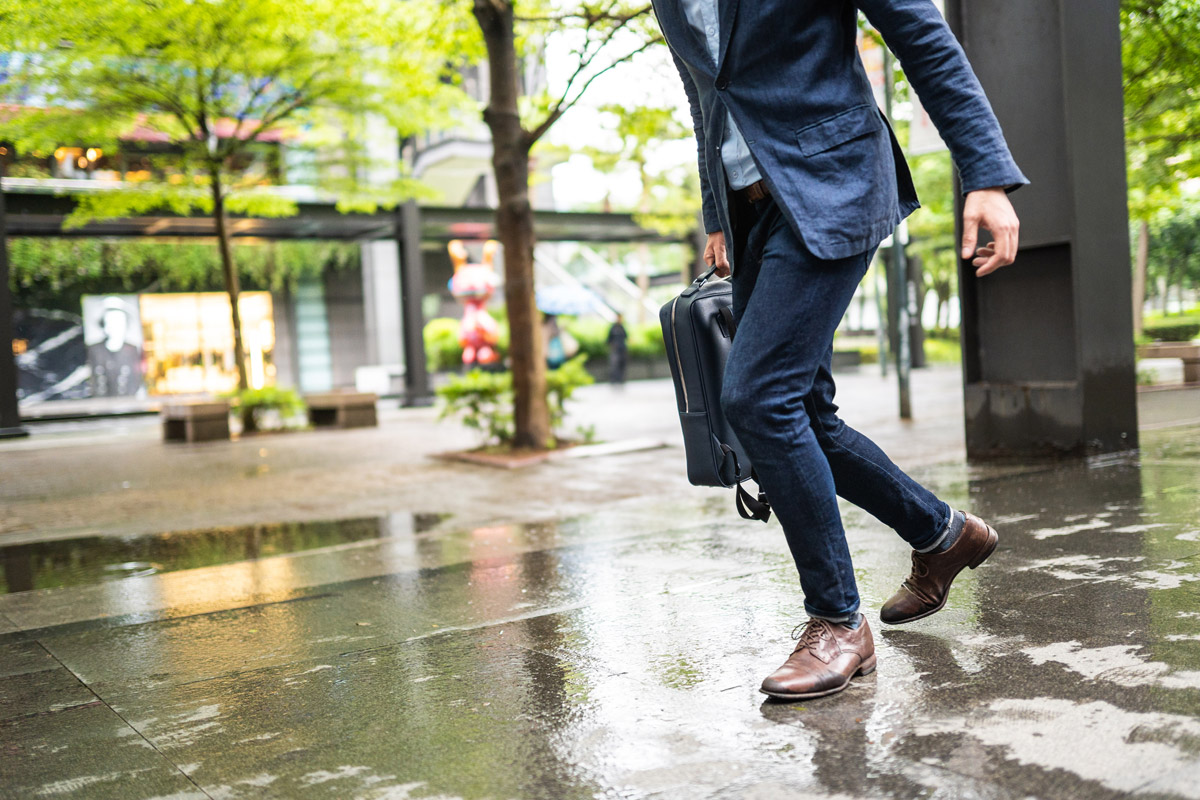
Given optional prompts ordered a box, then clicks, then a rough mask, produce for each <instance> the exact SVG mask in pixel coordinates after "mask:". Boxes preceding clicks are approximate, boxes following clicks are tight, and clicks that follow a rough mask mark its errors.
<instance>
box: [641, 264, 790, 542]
mask: <svg viewBox="0 0 1200 800" xmlns="http://www.w3.org/2000/svg"><path fill="white" fill-rule="evenodd" d="M715 271H716V270H715V269H711V270H709V271H708V272H706V273H705V274H703V275H701V276H700V277H699V278H697V279H696V280H695V281H694V282H693V283H692V284H691V285H690V286H688V287H687V288H686V289H684V290H683V292H682V293H680V295H679V296H678V297H676V298H675V299H674V300H672V301H671V302H669V303H667V304H666V305H665V306H663V307H662V310H661V311H660V312H659V315H658V317H659V322H660V323H661V324H662V331H663V340H664V341H665V342H666V346H667V360H668V361H670V362H671V378H672V379H673V380H674V381H675V401H676V405H677V406H678V408H679V422H680V424H681V425H682V427H683V449H684V453H685V455H686V457H687V475H688V481H689V482H690V483H692V485H694V486H722V487H726V488H728V487H731V486H736V487H737V493H736V497H737V509H738V513H740V514H741V515H742V516H743V517H745V518H746V519H760V520H762V521H763V522H766V521H767V519H769V518H770V516H771V507H770V504H769V503H768V501H767V497H766V495H765V494H763V493H762V492H758V493H757V496H755V495H751V494H750V493H749V492H748V491H746V489H745V488H744V487H743V486H742V482H743V481H745V480H747V479H751V478H754V479H755V480H756V481H757V477H756V476H755V475H754V468H753V466H752V465H751V463H750V459H749V458H748V457H747V456H746V451H745V450H744V449H743V448H742V446H741V444H739V443H738V440H737V436H736V435H735V434H734V432H733V429H732V428H730V427H729V423H728V422H727V421H726V419H725V415H724V414H722V413H721V379H722V378H723V376H724V375H725V360H726V359H727V358H728V356H729V346H730V344H732V342H733V336H734V334H735V333H736V332H737V326H736V324H735V323H734V320H733V312H732V310H731V307H732V305H733V290H732V287H731V285H730V283H729V281H728V280H725V279H721V278H713V277H712V275H713V273H714V272H715Z"/></svg>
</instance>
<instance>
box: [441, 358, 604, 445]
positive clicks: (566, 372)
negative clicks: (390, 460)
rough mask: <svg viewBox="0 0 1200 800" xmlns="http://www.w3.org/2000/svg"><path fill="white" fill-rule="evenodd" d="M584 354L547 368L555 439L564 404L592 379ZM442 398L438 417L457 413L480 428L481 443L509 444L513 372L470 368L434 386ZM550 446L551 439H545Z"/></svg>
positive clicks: (512, 435) (561, 419)
mask: <svg viewBox="0 0 1200 800" xmlns="http://www.w3.org/2000/svg"><path fill="white" fill-rule="evenodd" d="M586 361H587V356H586V355H584V354H582V353H581V354H580V355H577V356H575V357H574V358H572V359H571V360H570V361H568V362H566V363H565V364H563V365H562V366H561V367H559V368H558V369H552V370H547V371H546V400H547V402H548V403H549V405H550V426H551V428H552V430H553V432H554V433H553V435H554V437H555V438H556V439H561V438H562V437H561V435H560V434H559V428H561V427H562V423H563V419H564V418H565V416H566V404H567V401H568V400H570V399H571V397H572V395H574V393H575V390H576V389H578V388H579V387H580V386H587V385H588V384H590V383H592V376H591V375H589V374H588V373H587V370H585V369H584V363H585V362H586ZM437 394H438V397H440V398H441V399H442V411H441V415H440V416H439V417H438V418H439V419H445V418H446V417H449V416H456V415H457V416H460V417H461V418H462V423H463V425H465V426H467V427H468V428H472V429H474V430H477V431H479V432H480V433H482V434H483V436H484V442H483V443H484V444H485V445H487V444H498V445H505V446H507V445H511V444H512V441H513V437H514V435H515V428H514V424H513V414H512V406H513V395H512V373H510V372H484V371H483V370H481V369H473V370H471V371H470V372H468V373H466V374H465V375H459V376H455V377H453V378H451V379H450V380H449V381H448V382H447V383H446V384H445V385H443V386H441V387H439V388H438V389H437ZM547 446H553V442H547Z"/></svg>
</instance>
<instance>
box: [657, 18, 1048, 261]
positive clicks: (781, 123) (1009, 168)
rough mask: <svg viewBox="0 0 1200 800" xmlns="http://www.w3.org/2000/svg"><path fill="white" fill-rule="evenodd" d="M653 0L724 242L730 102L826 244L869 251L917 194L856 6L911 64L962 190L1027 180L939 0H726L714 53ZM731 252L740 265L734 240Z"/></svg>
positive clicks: (802, 225)
mask: <svg viewBox="0 0 1200 800" xmlns="http://www.w3.org/2000/svg"><path fill="white" fill-rule="evenodd" d="M653 5H654V11H655V14H656V15H657V17H658V21H659V25H660V26H661V28H662V32H663V36H664V37H665V38H666V41H667V44H668V46H669V47H670V49H671V54H672V56H673V57H674V59H675V65H676V66H677V67H678V68H679V75H680V77H681V78H682V79H683V85H684V89H685V90H686V91H687V96H688V102H689V103H690V105H691V111H692V120H693V123H694V127H695V131H696V143H697V151H698V156H699V166H700V186H701V192H702V194H703V202H704V227H705V230H706V231H707V232H709V233H712V232H715V231H718V230H723V231H724V232H725V239H726V241H727V242H730V243H732V241H733V239H732V232H731V230H730V224H729V209H728V206H727V199H726V191H727V190H726V183H725V169H724V167H723V165H722V161H721V155H720V153H719V152H718V148H719V147H720V144H721V142H722V141H723V140H724V138H725V118H726V115H725V111H726V109H728V111H729V113H730V114H732V115H733V118H734V120H736V122H737V124H738V127H739V128H740V129H741V131H742V134H743V136H745V138H746V144H747V145H748V146H749V148H750V153H751V155H752V156H753V158H754V161H755V163H756V164H757V165H758V169H759V172H761V173H762V176H763V180H764V181H766V183H767V188H768V189H770V191H771V194H772V195H773V196H774V197H775V199H776V202H777V203H778V204H779V206H780V209H781V210H782V211H783V214H784V216H785V217H786V218H787V220H788V222H789V223H790V224H791V226H792V228H793V230H795V232H796V235H797V236H799V237H800V239H801V241H803V242H804V244H805V246H806V247H807V248H808V249H809V250H811V251H812V252H813V253H814V254H815V255H817V256H818V257H820V258H824V259H836V258H847V257H849V256H852V255H856V254H858V253H862V252H865V251H866V250H869V249H871V248H872V247H875V246H876V245H878V244H879V242H881V241H882V240H883V239H884V238H886V237H887V236H888V235H889V234H891V232H892V230H893V229H894V228H895V227H896V225H898V224H899V223H900V220H902V219H904V218H905V217H907V216H908V215H909V214H911V213H912V212H913V211H915V210H917V208H919V207H920V203H918V202H917V193H916V190H915V189H914V188H913V183H912V176H911V175H910V174H909V171H908V165H907V164H906V163H905V161H904V154H903V152H901V150H900V145H899V144H898V143H897V141H896V137H895V135H894V134H893V133H892V130H891V127H890V126H889V125H888V124H887V121H886V120H885V119H884V117H883V114H882V113H881V112H880V111H879V108H878V106H876V104H875V98H874V95H873V94H872V92H871V85H870V82H869V81H868V79H867V74H866V70H865V69H864V68H863V65H862V61H861V60H860V59H859V57H858V49H857V46H856V41H857V35H858V25H857V9H859V8H861V9H862V11H863V12H864V13H865V14H866V16H867V19H868V20H869V21H870V22H871V24H872V25H873V26H874V27H875V29H876V30H878V31H879V32H880V34H881V35H882V36H883V39H884V41H885V42H886V43H887V45H888V46H889V47H890V48H891V50H892V52H894V53H895V54H896V55H897V57H898V58H899V59H900V62H901V64H903V65H904V71H905V75H906V76H907V77H908V80H909V82H910V83H911V84H912V85H913V87H915V88H916V91H917V94H918V96H919V97H920V98H921V102H922V103H923V104H924V106H925V108H926V110H927V111H928V112H929V116H930V118H931V119H932V120H933V123H934V124H935V125H936V126H937V129H938V131H939V132H940V133H941V134H942V138H943V139H945V141H946V144H947V145H948V146H949V148H950V153H951V155H952V157H953V159H954V162H955V164H957V166H958V170H959V174H960V176H961V179H962V189H963V191H964V192H970V191H973V190H975V189H984V188H988V187H994V186H1002V187H1005V188H1006V189H1013V188H1015V187H1017V186H1020V185H1021V184H1025V183H1028V182H1029V181H1028V180H1027V179H1026V178H1025V176H1024V175H1022V174H1021V170H1020V169H1018V168H1017V165H1016V163H1015V162H1014V161H1013V158H1012V155H1011V154H1010V153H1009V150H1008V144H1007V143H1006V142H1005V141H1004V134H1003V133H1001V131H1000V125H999V123H997V122H996V117H995V115H994V114H993V113H992V108H991V105H990V104H989V103H988V101H987V98H986V97H985V96H984V94H983V88H982V87H981V86H980V85H979V81H978V79H977V78H976V77H975V73H974V72H973V71H972V70H971V66H970V64H968V63H967V58H966V55H965V54H964V53H963V51H962V48H961V47H960V46H959V44H958V42H957V40H955V38H954V35H953V34H952V33H951V32H950V28H949V26H947V24H946V21H945V19H943V18H942V15H941V13H939V12H938V10H937V8H936V7H935V6H934V5H933V3H932V0H719V9H720V35H721V39H720V49H719V51H718V59H717V63H716V64H714V63H713V61H712V57H711V56H710V55H709V53H708V49H707V48H706V47H705V43H704V41H703V39H702V38H701V36H700V34H699V33H697V32H696V31H695V29H694V28H692V26H691V25H689V24H688V21H687V18H686V17H685V16H684V13H683V6H682V4H681V3H680V2H679V0H653ZM729 258H730V263H731V265H732V261H733V253H732V245H731V247H730V253H729ZM733 266H734V267H735V268H736V265H733Z"/></svg>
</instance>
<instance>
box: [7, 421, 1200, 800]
mask: <svg viewBox="0 0 1200 800" xmlns="http://www.w3.org/2000/svg"><path fill="white" fill-rule="evenodd" d="M1198 443H1200V429H1190V430H1187V431H1182V432H1181V431H1172V432H1171V433H1170V436H1169V437H1167V434H1165V433H1164V434H1162V435H1161V436H1159V437H1157V438H1151V440H1150V441H1149V442H1147V447H1146V450H1145V451H1144V454H1143V457H1142V459H1141V460H1140V462H1139V461H1137V460H1133V459H1109V460H1102V461H1097V462H1093V463H1091V464H1064V465H1057V466H1042V467H1032V468H1029V467H1027V468H1022V469H1014V468H1008V469H1000V470H991V471H989V470H975V469H971V470H968V469H966V468H964V467H962V466H960V465H959V466H956V465H950V466H946V467H942V468H938V469H934V470H930V471H929V472H927V473H926V474H925V475H924V476H923V477H924V478H926V479H927V480H928V481H929V482H930V483H932V484H934V485H935V486H936V487H937V488H938V490H939V491H940V492H941V493H942V496H943V497H945V498H946V499H947V500H949V501H951V502H952V503H954V504H956V505H966V506H968V507H970V508H972V509H973V510H974V511H976V512H977V513H979V514H980V515H982V516H984V517H986V518H988V519H989V520H991V521H992V522H993V523H994V524H995V525H996V527H997V528H998V529H999V530H1000V533H1001V542H1000V549H999V550H998V552H997V555H996V556H995V557H993V559H992V560H991V561H989V562H988V564H987V566H986V567H985V568H984V569H981V570H978V571H977V572H969V573H966V574H964V575H963V576H962V577H961V578H960V579H959V581H958V582H957V583H956V585H955V591H954V592H953V593H952V595H951V598H950V603H949V605H948V606H947V608H946V609H945V610H944V611H943V612H941V613H939V614H937V615H935V616H934V617H931V618H930V619H928V620H924V621H921V622H919V623H915V624H912V625H909V626H904V627H901V628H891V629H887V628H885V627H884V626H882V625H880V624H879V623H878V621H877V610H878V607H879V604H880V603H881V602H882V601H883V600H884V599H885V598H886V597H887V596H888V595H889V594H890V593H891V592H892V591H893V589H894V588H895V586H896V584H897V583H898V582H899V581H900V580H901V579H902V578H903V576H904V575H905V573H906V571H907V565H908V554H907V552H906V551H905V550H904V549H903V547H902V545H901V543H900V541H899V540H898V539H897V538H896V537H895V536H894V535H893V534H891V533H890V532H889V531H886V530H884V529H883V528H882V527H881V526H880V525H879V524H878V523H875V522H874V521H872V520H870V519H869V518H867V517H866V516H865V515H863V514H862V513H861V512H859V511H857V510H855V509H853V508H846V521H847V527H848V529H849V531H850V537H851V545H852V549H853V552H854V557H855V563H856V566H857V568H858V574H859V580H860V588H861V590H862V593H863V596H864V599H865V601H866V603H867V606H868V608H869V616H868V619H869V620H870V621H871V623H872V627H873V629H874V630H875V632H876V639H877V646H878V648H879V669H878V671H877V672H876V673H875V674H874V675H872V676H870V677H868V678H866V679H862V680H860V681H857V682H856V683H855V684H854V685H853V686H852V687H851V688H850V689H849V690H847V691H846V692H844V693H842V694H840V695H835V696H833V697H829V698H823V699H819V700H813V701H810V702H806V703H803V704H800V705H781V704H775V703H772V702H764V700H763V698H762V696H761V695H759V694H758V693H757V691H756V690H757V686H758V683H759V681H760V680H761V679H762V677H763V675H764V674H766V673H767V672H769V671H770V670H771V669H773V668H774V667H775V666H776V665H777V663H778V662H779V661H781V660H782V658H783V657H784V656H785V655H786V653H787V652H788V650H789V649H790V646H791V642H790V641H789V639H788V632H789V631H790V630H791V628H792V626H793V625H794V624H795V623H796V622H797V621H798V613H799V603H798V597H797V589H796V585H795V577H794V570H793V568H792V567H791V566H790V563H789V561H790V559H789V558H788V556H787V555H786V553H785V550H784V546H783V541H782V536H781V534H780V532H779V530H778V528H777V527H776V526H775V525H774V524H772V525H770V526H763V525H759V524H754V525H751V524H748V523H745V522H742V521H741V520H740V519H738V518H737V517H736V516H734V515H732V514H730V513H729V507H728V504H727V502H726V501H727V499H728V498H727V497H726V496H725V495H724V494H722V493H710V492H703V491H700V490H697V492H696V493H695V494H693V495H689V496H687V497H674V498H667V497H653V498H640V499H638V500H636V501H628V502H622V503H617V504H613V505H611V506H609V507H606V508H602V509H597V511H596V513H595V514H592V515H588V516H586V517H581V518H576V519H570V520H562V521H560V522H559V523H557V524H551V523H539V524H536V525H519V524H514V525H503V526H496V527H492V528H478V529H474V530H455V529H454V528H453V526H452V525H444V526H442V527H439V528H438V529H437V530H436V531H434V532H432V533H429V534H425V535H422V536H420V537H416V536H413V535H410V534H405V535H402V536H398V537H397V536H392V537H390V540H389V541H388V542H387V544H386V546H385V545H383V544H380V545H379V546H378V548H377V549H374V550H373V549H371V547H365V549H364V548H362V547H358V548H354V552H355V553H360V551H361V552H369V553H372V556H371V557H372V559H374V561H375V563H376V566H377V569H375V570H374V571H371V570H367V569H365V568H364V569H363V570H361V571H355V569H357V567H355V564H357V563H358V562H354V561H350V560H345V561H336V559H335V556H338V555H340V553H341V551H339V550H338V549H337V548H329V552H328V553H326V552H325V551H314V552H312V553H308V554H300V555H297V556H287V557H282V558H262V559H260V560H259V561H257V562H253V566H252V569H251V568H250V567H247V566H245V565H242V564H231V565H227V566H222V567H215V568H208V571H204V570H197V571H194V572H179V573H174V574H169V575H154V576H150V577H142V578H130V579H126V580H121V581H116V582H108V583H105V584H103V585H102V586H101V589H102V590H103V592H107V594H90V593H89V592H93V591H99V590H95V589H94V587H85V586H80V587H68V588H64V589H59V590H54V591H51V592H44V593H42V594H41V595H39V596H40V597H41V599H42V600H43V601H44V603H45V604H49V605H50V606H51V607H54V608H62V609H68V608H70V605H71V604H70V602H69V601H70V599H71V598H73V597H74V598H89V599H88V602H89V603H96V604H98V605H102V604H103V603H104V602H110V603H112V604H113V605H112V613H111V614H109V613H107V612H106V613H104V614H99V613H97V614H96V615H95V616H94V618H93V617H87V616H79V615H74V616H70V615H68V612H67V611H66V610H64V611H63V614H64V617H63V618H64V619H70V620H72V621H71V622H70V623H69V624H52V623H49V622H47V621H46V618H45V617H44V616H43V617H36V616H35V615H33V611H31V610H30V609H31V607H30V606H28V605H25V604H23V601H22V598H23V597H25V596H26V595H21V594H17V595H9V596H8V597H5V598H0V614H3V615H6V616H7V617H8V619H9V622H10V627H11V628H15V629H17V630H13V631H12V632H10V633H7V634H0V743H2V746H3V748H4V757H3V758H2V759H0V796H3V797H37V796H60V795H66V796H76V797H88V798H92V797H121V798H129V797H214V798H215V797H228V798H239V797H296V796H305V797H330V798H343V797H362V798H425V797H436V798H451V797H462V798H546V799H547V800H550V799H553V800H563V799H568V798H581V799H582V798H596V797H606V798H607V797H613V798H616V797H622V798H651V797H653V798H689V800H690V799H692V798H783V797H829V798H833V797H837V798H877V797H897V798H908V797H935V796H936V797H945V798H976V797H978V798H1025V797H1038V798H1065V797H1069V798H1118V797H1130V796H1137V797H1146V798H1162V797H1200V781H1198V780H1197V778H1198V777H1200V602H1197V601H1198V600H1200V521H1198V516H1200V459H1197V458H1196V453H1197V444H1198ZM317 557H321V558H325V559H327V560H328V561H330V562H331V563H334V564H335V566H333V567H327V568H328V569H329V571H328V572H327V573H324V574H323V577H321V579H320V580H317V579H313V580H308V579H307V578H306V579H303V580H302V579H301V578H300V573H301V572H302V570H303V569H304V567H303V564H304V563H305V561H304V559H310V558H317ZM247 570H250V571H249V572H247ZM194 575H204V576H206V577H205V578H204V580H205V581H209V582H210V583H209V586H210V589H209V594H210V595H211V594H212V593H213V592H214V591H215V590H213V589H212V588H211V587H215V586H219V587H221V589H220V594H221V595H222V596H223V598H224V600H223V602H222V601H221V598H212V597H208V598H207V599H205V601H204V602H205V603H207V604H208V605H203V604H201V605H197V603H198V601H196V600H194V598H193V595H191V594H188V593H189V592H190V593H197V592H200V590H199V589H197V588H196V586H195V582H196V580H198V579H194V578H193V577H189V576H194ZM229 576H235V577H234V578H231V577H229ZM239 582H242V583H244V584H245V586H246V587H249V588H246V589H245V590H244V591H245V592H246V593H245V594H238V593H237V591H242V590H240V589H239V590H236V591H235V590H233V589H229V587H230V586H234V585H235V584H236V585H238V586H240V585H241V583H239ZM200 593H201V594H202V592H200ZM31 594H37V593H31ZM196 596H199V595H196ZM248 597H253V598H254V601H253V602H247V601H246V600H245V598H248ZM59 598H62V599H59ZM55 604H57V605H55ZM135 606H136V610H137V613H133V612H128V613H125V614H123V615H122V614H121V613H120V611H121V609H129V608H133V607H135ZM201 607H203V609H204V610H201V611H197V608H201ZM23 615H33V616H23ZM35 619H36V620H39V621H37V622H34V620H35ZM0 630H3V629H0Z"/></svg>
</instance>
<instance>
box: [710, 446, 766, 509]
mask: <svg viewBox="0 0 1200 800" xmlns="http://www.w3.org/2000/svg"><path fill="white" fill-rule="evenodd" d="M720 445H721V452H722V453H723V454H724V456H725V458H726V459H728V458H730V457H731V456H732V458H733V477H734V478H735V479H736V478H737V476H738V474H739V473H740V472H741V471H742V469H741V466H740V465H739V464H738V457H737V453H736V452H734V449H733V448H732V447H730V446H729V445H727V444H725V443H724V442H720ZM750 477H751V479H753V481H754V482H755V483H758V474H757V473H756V472H755V471H754V468H753V467H751V469H750ZM742 483H743V481H738V482H737V491H736V493H735V494H734V504H735V505H736V506H737V510H738V513H739V514H741V516H742V519H758V520H762V521H763V522H766V521H768V520H769V519H771V501H770V500H768V499H767V495H766V492H764V491H762V489H761V487H760V488H759V491H758V497H755V496H754V495H752V494H750V493H749V492H748V491H746V487H745V486H743V485H742Z"/></svg>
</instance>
